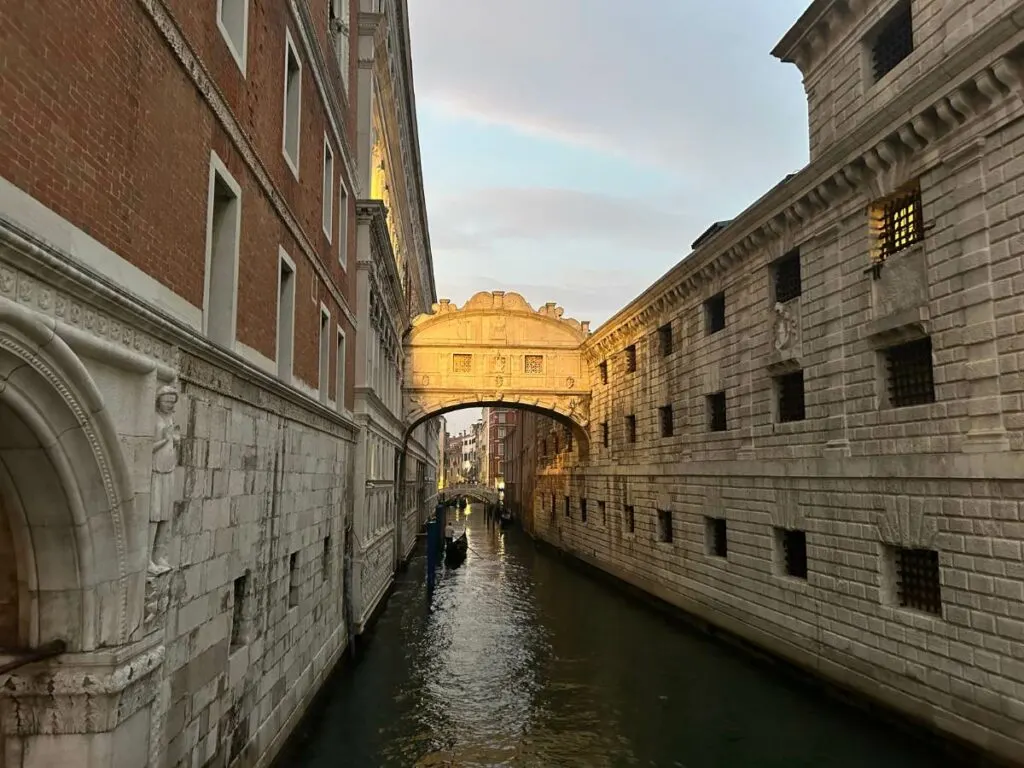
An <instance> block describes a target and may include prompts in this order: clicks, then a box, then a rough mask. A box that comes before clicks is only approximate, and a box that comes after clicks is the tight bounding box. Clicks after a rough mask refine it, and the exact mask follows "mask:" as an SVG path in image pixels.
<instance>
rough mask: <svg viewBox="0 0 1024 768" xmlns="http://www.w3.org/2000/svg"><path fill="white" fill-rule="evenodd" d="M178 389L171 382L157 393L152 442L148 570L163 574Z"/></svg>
mask: <svg viewBox="0 0 1024 768" xmlns="http://www.w3.org/2000/svg"><path fill="white" fill-rule="evenodd" d="M177 404H178V390H177V389H175V388H174V387H173V386H171V385H167V386H164V387H160V389H158V390H157V392H156V440H155V442H154V443H153V482H152V483H151V487H150V492H149V572H150V573H151V574H153V575H157V574H161V573H166V572H167V571H169V570H170V569H171V567H170V566H169V565H168V564H167V537H168V534H169V533H170V531H169V527H170V523H171V514H172V512H173V510H174V468H175V466H176V465H177V463H178V443H179V442H181V431H180V430H179V428H178V426H177V425H176V424H175V423H174V407H175V406H176V405H177Z"/></svg>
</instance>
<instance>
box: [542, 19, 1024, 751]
mask: <svg viewBox="0 0 1024 768" xmlns="http://www.w3.org/2000/svg"><path fill="white" fill-rule="evenodd" d="M963 6H964V8H967V6H968V4H963ZM916 7H917V3H915V8H916ZM972 7H973V6H972ZM964 12H965V13H966V12H967V11H964ZM1007 18H1008V17H1007ZM990 21H991V23H992V24H996V25H999V24H1004V23H1006V18H1000V19H995V20H992V19H990ZM978 34H984V33H978ZM968 43H969V44H970V45H974V44H975V42H974V41H968ZM1022 45H1024V38H1022V37H1021V36H1020V35H1019V34H1018V35H1017V36H1016V37H1014V38H1013V39H1012V40H1010V41H1008V42H1007V43H1006V44H1005V45H1004V46H1003V47H1002V48H1000V49H998V52H999V55H1002V56H1003V59H1000V60H999V61H998V62H996V63H994V64H993V63H989V64H986V63H984V62H982V63H978V62H977V61H976V62H975V63H973V64H972V65H971V67H970V68H968V69H965V71H964V73H963V74H964V75H965V76H969V78H970V79H971V82H975V83H981V84H982V85H983V86H984V87H985V88H986V89H987V90H988V91H989V93H988V94H987V95H986V96H985V98H984V99H982V98H981V96H980V95H979V94H981V93H982V92H981V91H980V90H970V93H969V94H967V95H965V93H964V91H962V90H958V87H951V86H950V85H949V83H948V81H947V82H946V83H945V84H944V85H941V86H940V85H938V84H936V82H935V80H934V79H931V80H929V79H928V78H929V73H927V72H924V73H920V78H921V79H923V81H927V82H928V83H929V84H930V85H929V86H928V87H931V88H932V90H931V91H930V95H929V96H928V98H927V99H926V100H923V102H922V103H943V102H942V101H941V99H947V101H946V102H945V103H951V102H953V101H956V102H957V103H959V104H960V105H961V106H962V107H963V109H964V113H961V114H960V116H959V117H956V118H953V119H951V120H950V121H944V120H943V119H942V118H940V117H938V112H932V111H928V112H927V113H926V114H919V115H917V116H918V117H919V118H920V120H921V121H923V122H921V123H920V125H921V126H922V131H923V133H926V134H928V137H929V138H928V140H927V141H925V140H924V138H923V137H919V138H921V141H920V142H918V141H916V140H914V141H912V142H911V143H912V144H913V145H914V146H911V144H907V143H905V142H903V141H902V140H900V139H898V138H895V136H896V134H895V133H892V131H894V130H896V129H897V128H898V127H899V122H900V121H905V120H906V119H907V118H906V116H905V115H904V116H903V117H901V118H900V121H894V122H892V123H891V124H890V125H889V126H888V127H886V128H884V129H882V130H879V131H878V133H877V134H875V135H874V136H873V137H872V138H871V139H870V140H869V141H868V142H867V144H865V145H862V147H861V149H860V150H858V151H859V152H863V153H864V154H862V155H861V158H862V159H860V160H855V161H854V162H853V163H849V162H848V161H847V162H844V164H843V165H835V164H831V161H828V160H825V159H823V160H819V161H814V162H812V163H811V164H810V165H809V166H808V167H807V168H805V169H804V170H803V171H801V173H800V174H797V176H796V177H794V178H793V179H791V180H790V181H787V182H786V183H785V184H783V185H781V186H780V187H778V188H776V189H775V190H773V191H772V192H771V193H769V194H768V195H767V196H766V197H765V198H763V199H762V200H761V201H759V202H758V203H756V204H755V205H754V206H753V207H752V208H751V209H749V210H748V211H745V212H743V213H742V214H741V215H740V216H739V217H737V219H735V220H734V221H733V222H732V223H731V224H730V225H729V227H727V228H726V229H725V230H724V231H723V232H722V233H720V234H718V235H716V236H715V238H713V239H712V240H711V241H710V243H708V244H707V245H705V246H702V247H701V248H700V249H699V250H698V251H697V252H695V253H694V254H691V255H690V256H689V257H688V258H687V259H686V260H684V261H683V262H681V263H680V264H679V265H678V266H677V267H676V268H675V269H674V270H673V271H672V272H670V273H669V275H668V276H666V278H663V279H662V280H661V281H659V283H658V284H656V285H655V286H652V287H651V289H650V291H649V292H648V293H647V294H645V295H644V296H641V297H640V298H639V299H637V300H636V301H635V302H633V303H632V304H631V305H630V306H628V307H626V308H624V309H623V310H622V311H621V312H620V313H618V314H617V315H616V316H615V317H613V318H612V320H611V321H609V322H608V323H607V324H606V325H605V326H603V327H602V328H600V329H599V330H598V331H597V332H596V333H595V334H594V335H593V336H592V337H591V339H590V340H589V341H588V342H587V344H586V345H585V350H586V351H587V353H588V359H589V360H590V361H591V364H592V366H593V367H592V370H591V372H590V377H591V381H592V382H593V387H592V397H591V402H590V450H589V454H587V455H586V456H585V457H581V455H580V453H579V446H578V445H576V446H574V448H573V449H572V450H571V451H567V450H566V449H565V446H566V442H565V438H564V430H563V428H562V426H561V425H555V424H553V423H552V422H550V421H548V422H544V421H542V422H541V423H539V424H538V427H537V430H538V431H537V434H536V435H535V438H534V439H535V445H536V446H538V448H537V450H538V451H540V452H543V446H544V445H545V444H546V445H547V446H548V454H549V455H547V456H541V458H540V464H541V466H540V468H539V470H538V473H537V476H536V478H535V481H534V482H535V488H534V489H533V492H532V508H533V521H532V522H533V525H534V528H535V531H536V534H537V535H538V536H540V537H541V538H544V539H546V540H549V541H551V542H552V543H554V544H556V545H557V546H560V547H563V548H564V549H566V550H568V551H571V552H573V553H574V554H576V555H577V556H578V557H580V558H581V559H584V560H586V561H588V562H590V563H593V564H594V565H596V566H598V567H601V568H604V569H606V570H607V571H609V572H611V573H613V574H615V575H617V576H619V577H621V578H622V579H624V580H626V581H628V582H631V583H633V584H635V585H637V586H640V587H642V588H644V589H646V590H648V591H649V592H651V593H653V594H655V595H657V596H659V597H661V598H663V599H665V600H666V601H668V602H670V603H672V604H674V605H676V606H679V607H681V608H683V609H684V610H686V611H689V612H691V613H693V614H695V615H697V616H700V617H701V618H703V619H705V620H707V621H709V622H711V623H713V624H716V625H719V626H722V627H725V628H727V629H729V630H731V631H733V632H735V633H737V634H739V635H741V636H743V637H745V638H747V639H748V640H751V641H753V642H755V643H757V644H759V645H761V646H763V647H765V648H767V649H770V650H772V651H773V652H775V653H778V654H780V655H782V656H784V657H786V658H788V659H790V660H792V661H794V662H796V663H798V664H800V665H803V666H804V667H806V668H808V669H810V670H813V671H814V672H816V673H818V674H821V675H823V676H825V677H828V678H831V679H833V680H835V681H837V682H839V683H841V684H843V685H845V686H848V687H850V688H853V689H857V690H859V691H861V692H863V693H865V694H867V695H868V696H871V697H874V698H875V699H877V700H879V701H882V702H884V703H885V704H887V705H889V706H891V707H893V708H895V709H898V710H901V711H903V712H904V713H906V714H908V715H910V716H912V717H914V718H917V719H918V720H920V721H922V722H924V723H927V724H928V725H930V726H932V727H935V728H937V729H939V730H941V731H944V732H946V733H947V734H949V735H952V736H954V737H956V738H959V739H963V740H965V741H967V742H971V743H973V744H974V745H977V746H979V747H981V748H982V749H984V750H988V751H991V752H993V753H997V754H999V755H1002V756H1004V757H1008V758H1011V759H1019V757H1020V755H1021V754H1024V738H1022V737H1021V733H1022V732H1024V730H1022V728H1024V656H1022V652H1021V648H1024V644H1022V640H1024V555H1022V549H1024V511H1022V509H1021V505H1020V499H1021V494H1022V491H1024V471H1022V467H1024V464H1022V463H1021V461H1020V457H1019V455H1018V452H1019V451H1020V450H1021V449H1022V448H1024V442H1022V441H1024V433H1022V430H1021V427H1022V425H1024V422H1022V419H1021V408H1022V407H1024V403H1022V398H1021V386H1022V385H1021V377H1020V359H1019V358H1020V354H1019V348H1020V343H1019V341H1018V338H1019V335H1020V334H1019V329H1020V327H1021V325H1022V324H1024V303H1022V300H1021V295H1022V291H1024V284H1022V283H1021V281H1020V274H1021V272H1022V269H1021V264H1022V258H1024V240H1022V238H1021V231H1022V228H1024V218H1022V214H1024V207H1022V206H1020V205H1019V204H1018V203H1017V200H1018V198H1019V184H1020V179H1021V177H1022V173H1024V166H1021V164H1020V161H1019V159H1018V158H1019V155H1020V152H1021V148H1022V147H1024V143H1022V139H1024V107H1022V104H1021V101H1020V99H1019V97H1018V96H1017V95H1016V94H1017V93H1018V92H1019V91H1017V90H1015V89H1016V88H1019V87H1020V80H1019V79H1017V80H1014V79H1013V78H1011V77H1010V76H1009V75H1006V80H1007V83H1008V84H1007V85H1006V86H1005V87H1004V86H1003V85H1001V83H1002V81H1001V80H997V79H996V78H995V76H994V74H993V73H994V72H995V71H997V70H998V71H1000V72H1003V73H1004V74H1005V72H1008V71H1012V72H1014V73H1016V72H1018V71H1019V70H1018V69H1016V67H1017V66H1018V62H1019V61H1020V60H1021V54H1022V53H1024V48H1022ZM986 61H988V59H986ZM1000 62H1002V63H1000ZM986 67H987V69H986ZM1004 67H1007V68H1009V69H1004ZM1014 77H1017V75H1016V74H1015V75H1014ZM988 78H992V79H993V82H996V83H997V87H995V88H993V89H988V85H987V83H988ZM959 79H960V76H959V75H957V76H955V77H954V78H953V82H954V83H955V82H958V80H959ZM921 81H922V80H918V81H915V83H919V82H921ZM1014 83H1016V85H1014ZM920 87H922V88H923V87H924V86H920ZM951 88H952V90H951ZM968 96H969V99H968ZM895 98H897V101H896V102H894V104H897V105H898V104H901V103H902V102H900V101H899V99H900V98H903V97H895ZM907 98H909V97H907ZM915 98H916V96H915ZM965 100H966V101H965ZM968 103H969V104H970V108H969V109H968V107H967V106H965V104H968ZM893 108H894V109H896V107H895V106H894V107H893ZM908 108H909V106H908ZM940 111H941V110H940ZM914 114H915V113H914V112H911V115H914ZM929 125H930V126H932V127H933V128H934V129H935V130H934V131H932V130H928V128H927V126H929ZM904 138H908V139H912V138H913V137H909V136H907V135H906V134H905V135H904ZM879 141H881V144H879V143H878V142H879ZM925 147H927V149H925ZM822 180H824V183H822ZM908 185H917V187H918V188H919V190H920V198H921V207H920V210H919V214H918V215H919V216H920V223H921V224H922V225H923V226H922V229H921V239H920V240H919V241H918V242H916V243H914V244H912V245H909V247H906V248H903V249H900V250H899V251H897V252H895V253H893V254H891V255H889V256H888V257H887V258H886V259H885V260H884V263H882V265H881V266H880V267H877V266H875V267H873V264H874V263H877V249H878V240H877V238H878V235H877V221H878V219H877V218H876V217H877V215H878V214H877V213H876V211H877V206H878V205H879V203H881V202H883V201H887V200H891V199H893V198H892V197H891V196H892V195H894V194H895V193H902V192H903V191H905V190H906V189H907V188H908ZM807 190H811V192H810V194H808V192H807ZM794 253H798V254H799V257H798V258H799V264H800V286H801V288H800V291H799V295H798V296H796V297H794V298H787V297H783V299H784V300H782V301H777V300H776V299H777V297H776V284H775V274H776V272H775V270H776V269H777V266H778V260H779V259H780V258H782V257H783V256H784V255H787V254H788V255H793V254H794ZM721 293H724V297H725V324H724V327H723V328H722V329H721V330H718V331H716V332H713V333H712V332H709V331H710V330H711V329H710V328H709V327H708V308H707V306H706V302H707V301H708V300H709V299H711V298H712V297H715V296H717V295H719V294H721ZM666 328H670V329H671V345H670V347H671V349H670V351H667V352H666V346H665V339H666V337H667V334H668V332H667V331H666V330H664V329H666ZM925 338H927V339H929V340H930V343H931V351H930V354H929V355H928V356H927V357H928V358H929V360H930V363H931V365H930V370H931V376H932V379H933V390H932V391H933V393H934V402H927V399H926V400H925V401H922V402H920V403H919V404H913V405H905V406H901V407H897V403H896V402H895V400H894V397H895V394H894V390H893V385H892V383H891V375H892V374H891V371H890V363H889V361H888V357H887V355H888V350H890V349H891V348H892V347H894V346H898V345H900V344H903V343H906V342H908V341H914V340H921V339H925ZM630 350H632V351H630ZM634 356H635V370H630V368H631V367H633V366H632V362H631V359H632V358H633V357H634ZM603 368H606V370H607V383H606V384H605V383H602V380H603V378H604V377H603V375H602V369H603ZM795 372H800V373H802V376H803V388H802V392H803V400H804V414H803V418H797V419H794V420H789V421H785V420H783V419H782V418H781V411H780V408H781V405H780V380H779V379H780V377H781V376H783V375H785V374H788V373H795ZM720 392H724V393H725V403H726V428H725V429H723V430H721V431H715V430H712V429H711V425H710V405H709V401H708V396H709V395H712V394H715V393H720ZM666 406H670V407H671V414H672V417H671V430H667V429H666V430H665V431H663V424H664V418H665V417H664V413H665V412H664V411H661V410H660V409H663V408H665V407H666ZM627 417H632V418H633V422H632V423H633V424H635V439H634V440H632V441H631V440H630V437H629V431H630V428H629V426H628V425H629V423H630V422H629V421H627ZM604 425H607V431H608V436H609V440H608V446H607V447H605V445H604V430H605V426H604ZM555 434H557V435H558V437H559V444H560V449H561V452H560V453H559V454H558V455H551V453H552V450H553V449H552V446H553V445H554V444H555V440H554V437H555ZM567 497H568V500H569V510H568V512H569V514H568V516H567V515H566V514H565V500H566V498H567ZM584 504H585V506H586V512H587V514H586V520H584V519H583V509H584ZM716 521H720V522H716ZM787 532H791V533H787ZM797 541H803V542H804V546H805V552H806V573H805V574H799V568H797V569H796V571H797V573H794V572H793V569H792V568H790V567H788V566H787V562H788V561H787V552H792V551H795V550H796V549H797V548H798V547H797V544H796V542H797ZM921 550H923V551H926V552H928V553H931V554H929V555H922V557H934V558H935V560H934V562H935V563H936V573H937V576H936V578H935V581H934V588H935V590H936V592H935V594H936V595H937V597H936V604H935V605H934V606H932V607H931V608H923V607H912V606H910V605H909V604H906V600H905V598H904V596H903V595H902V593H901V590H902V589H904V587H902V586H901V584H905V583H906V581H907V579H906V578H904V577H903V576H901V572H900V568H901V567H903V568H909V566H906V565H905V564H904V565H902V566H901V562H905V561H903V560H901V558H903V557H904V556H905V555H904V554H901V552H902V551H921ZM908 572H909V571H908ZM929 578H930V577H929ZM930 583H931V582H930Z"/></svg>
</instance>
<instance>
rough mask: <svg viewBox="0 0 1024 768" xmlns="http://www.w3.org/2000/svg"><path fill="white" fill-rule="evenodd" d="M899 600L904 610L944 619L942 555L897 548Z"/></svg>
mask: <svg viewBox="0 0 1024 768" xmlns="http://www.w3.org/2000/svg"><path fill="white" fill-rule="evenodd" d="M894 555H895V558H896V597H897V599H898V600H899V604H900V605H901V606H903V607H904V608H914V609H916V610H919V611H926V612H927V613H934V614H936V615H938V616H941V615H942V587H941V586H940V578H939V553H938V552H935V551H934V550H930V549H903V548H897V549H896V550H895V552H894Z"/></svg>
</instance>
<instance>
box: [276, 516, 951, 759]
mask: <svg viewBox="0 0 1024 768" xmlns="http://www.w3.org/2000/svg"><path fill="white" fill-rule="evenodd" d="M467 512H468V513H469V514H467V515H466V518H465V522H466V525H467V527H468V529H469V542H470V547H471V550H470V553H469V558H468V560H467V561H466V563H465V564H464V565H463V566H462V567H460V568H458V569H456V570H454V571H450V572H447V573H441V574H439V580H438V586H437V589H436V592H435V594H434V602H433V605H434V607H433V611H431V612H428V610H427V608H426V590H425V586H424V576H423V569H424V558H423V556H422V555H418V556H417V557H415V558H414V559H413V561H412V563H411V564H410V567H409V570H408V571H407V572H406V573H405V574H403V575H402V576H401V577H400V579H399V582H398V584H397V586H396V590H395V592H394V594H393V595H392V597H391V600H390V603H389V604H388V606H387V608H386V609H385V611H384V613H383V614H382V616H381V618H380V621H379V622H378V624H377V627H376V630H375V634H374V637H373V639H372V641H371V642H370V644H369V646H368V647H367V649H366V652H365V654H364V655H363V657H362V658H361V659H360V661H359V662H358V663H357V664H356V665H355V666H354V668H351V669H346V670H343V671H342V672H340V673H339V674H338V675H336V676H335V679H334V680H332V681H330V682H329V683H328V689H327V693H326V695H325V698H324V703H323V705H322V706H320V707H318V708H317V710H316V711H315V712H312V713H311V714H310V716H308V717H307V718H306V721H305V722H304V723H303V724H302V725H301V726H300V731H299V733H298V734H297V737H296V739H294V740H293V743H292V745H290V749H289V750H288V751H287V752H286V753H285V754H283V755H282V756H281V759H280V760H279V765H280V766H288V768H291V766H304V767H306V768H335V767H336V766H346V767H347V766H353V767H354V768H375V767H376V766H389V767H390V766H395V768H409V767H410V766H459V768H462V767H463V766H537V767H538V768H554V767H555V766H580V767H581V768H583V767H585V768H600V767H602V766H684V767H685V768H744V767H745V766H756V767H757V768H804V767H806V768H862V767H863V766H870V768H886V766H899V767H900V768H916V767H917V766H921V767H922V768H924V766H935V765H942V766H952V765H953V763H952V762H951V761H950V759H949V758H948V757H944V756H942V755H941V754H940V753H939V752H938V751H937V749H938V748H937V747H931V746H928V745H926V744H925V743H924V742H922V741H920V740H918V739H917V738H915V737H911V736H908V735H907V734H905V733H903V732H897V731H896V730H894V729H893V728H891V727H889V726H887V725H883V724H881V723H879V722H877V721H875V720H874V719H872V718H869V717H868V716H866V715H864V714H862V713H861V712H860V711H858V710H855V709H853V708H850V707H847V706H846V705H844V704H841V703H839V702H837V701H835V700H834V699H832V698H830V697H827V696H825V695H823V694H821V693H819V692H818V691H817V690H814V689H809V688H808V687H806V686H803V685H800V684H797V683H795V682H793V681H792V680H791V679H790V678H789V677H788V676H787V675H785V674H783V673H781V672H779V671H777V670H774V669H771V668H767V667H766V666H765V665H764V664H763V663H760V662H757V661H754V660H752V659H751V658H749V657H748V656H747V655H745V654H744V653H742V652H740V651H738V650H736V649H735V648H732V647H731V646H727V645H723V644H721V643H720V642H718V641H715V640H713V639H710V638H708V637H707V636H705V635H703V634H701V633H699V632H697V631H694V630H690V629H688V628H685V627H680V626H678V625H677V624H674V623H672V622H669V621H667V620H666V619H664V618H663V617H661V616H660V615H658V614H657V613H656V612H653V611H652V610H651V609H650V608H648V607H645V606H642V605H638V604H635V602H634V601H632V600H631V599H630V598H627V597H626V596H624V595H622V594H620V593H619V592H618V591H616V590H614V589H613V588H611V587H609V586H607V585H604V584H601V583H599V582H597V581H594V580H593V579H591V578H589V577H588V576H586V575H583V574H581V573H579V572H578V571H576V570H575V569H573V568H571V567H570V566H568V565H566V564H565V563H564V562H561V561H560V560H559V559H557V558H555V557H552V556H551V555H548V554H546V553H543V552H538V551H537V550H535V548H534V546H533V544H532V543H531V542H530V541H529V539H528V538H527V537H526V536H525V535H524V534H522V533H521V532H520V531H515V530H513V531H509V532H507V533H505V534H502V533H500V532H498V531H495V530H493V529H489V528H488V526H487V525H486V523H485V520H484V516H483V513H482V512H481V511H479V510H474V509H473V507H470V508H469V509H468V510H467ZM461 526H462V521H461V520H460V521H456V528H457V529H458V528H461Z"/></svg>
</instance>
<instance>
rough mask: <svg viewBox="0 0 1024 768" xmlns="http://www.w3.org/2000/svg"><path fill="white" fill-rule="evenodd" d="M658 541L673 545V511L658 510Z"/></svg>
mask: <svg viewBox="0 0 1024 768" xmlns="http://www.w3.org/2000/svg"><path fill="white" fill-rule="evenodd" d="M658 541H660V542H661V543H663V544H671V543H672V510H670V509H659V510H658Z"/></svg>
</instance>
